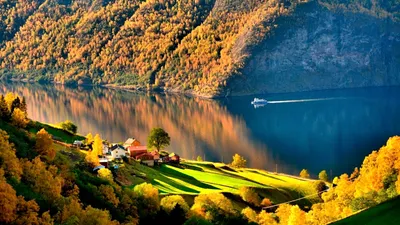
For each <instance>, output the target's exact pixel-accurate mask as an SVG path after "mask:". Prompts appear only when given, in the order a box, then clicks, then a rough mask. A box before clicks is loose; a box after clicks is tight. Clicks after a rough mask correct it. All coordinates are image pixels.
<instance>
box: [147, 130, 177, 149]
mask: <svg viewBox="0 0 400 225" xmlns="http://www.w3.org/2000/svg"><path fill="white" fill-rule="evenodd" d="M170 142H171V138H170V137H169V135H168V133H167V132H165V131H164V130H163V129H162V128H153V129H152V130H151V132H150V135H149V137H148V139H147V147H149V148H152V147H155V148H156V149H157V151H160V150H162V149H163V148H166V147H167V146H169V144H170Z"/></svg>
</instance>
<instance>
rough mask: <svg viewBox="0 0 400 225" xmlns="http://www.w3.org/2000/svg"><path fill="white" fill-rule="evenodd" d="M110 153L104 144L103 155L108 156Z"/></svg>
mask: <svg viewBox="0 0 400 225" xmlns="http://www.w3.org/2000/svg"><path fill="white" fill-rule="evenodd" d="M108 151H109V148H108V145H107V144H105V143H103V155H107V153H108Z"/></svg>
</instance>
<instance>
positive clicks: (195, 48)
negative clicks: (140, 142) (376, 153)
mask: <svg viewBox="0 0 400 225" xmlns="http://www.w3.org/2000/svg"><path fill="white" fill-rule="evenodd" d="M399 5H400V4H399V2H398V1H397V0H391V1H386V0H319V1H299V0H240V1H239V0H147V1H146V0H95V1H88V0H77V1H73V0H46V1H44V0H35V1H27V0H18V1H17V0H1V1H0V16H1V20H0V34H1V35H0V75H2V76H3V77H6V78H10V77H14V78H18V79H22V78H28V79H35V80H37V81H55V82H60V83H65V84H92V83H93V84H113V85H121V86H123V85H131V86H133V87H145V88H151V87H153V88H154V87H161V88H165V89H168V90H170V91H179V92H188V93H192V94H197V95H203V96H218V95H229V94H248V93H254V92H284V91H298V90H312V89H320V88H340V87H353V86H376V85H391V84H399V83H400V79H398V77H399V76H398V74H397V73H396V71H399V68H398V67H399V62H400V56H399V54H398V53H397V52H399V51H396V49H398V48H399V46H400V31H399V30H400V28H399V26H398V21H399V9H400V8H399ZM369 24H371V26H370V25H369ZM358 25H362V26H361V27H360V28H358V27H359V26H358ZM366 53H369V54H366ZM365 55H367V56H365ZM347 62H348V63H347ZM321 68H322V69H321ZM342 71H344V72H342ZM338 74H340V75H341V76H338ZM364 78H366V79H364ZM348 79H350V81H351V82H349V81H348ZM337 81H339V83H338V82H337ZM337 83H338V84H337Z"/></svg>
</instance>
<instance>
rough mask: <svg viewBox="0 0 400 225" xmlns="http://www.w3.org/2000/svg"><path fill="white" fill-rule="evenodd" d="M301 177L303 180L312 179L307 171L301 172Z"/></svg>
mask: <svg viewBox="0 0 400 225" xmlns="http://www.w3.org/2000/svg"><path fill="white" fill-rule="evenodd" d="M300 177H302V178H310V174H309V173H308V170H306V169H303V170H301V172H300Z"/></svg>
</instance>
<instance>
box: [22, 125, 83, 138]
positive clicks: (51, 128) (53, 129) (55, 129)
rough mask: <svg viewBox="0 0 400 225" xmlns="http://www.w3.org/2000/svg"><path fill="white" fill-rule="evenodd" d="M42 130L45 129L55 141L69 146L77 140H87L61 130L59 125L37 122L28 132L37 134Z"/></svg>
mask: <svg viewBox="0 0 400 225" xmlns="http://www.w3.org/2000/svg"><path fill="white" fill-rule="evenodd" d="M42 128H44V129H45V130H46V131H47V132H48V133H49V134H51V135H52V136H53V138H54V139H55V140H59V141H62V142H65V143H68V144H72V143H73V142H74V141H75V140H84V139H85V137H82V136H80V135H77V134H73V133H71V132H69V131H66V130H64V129H62V128H60V127H59V126H57V125H53V124H45V123H40V122H37V121H36V122H33V125H32V126H30V127H29V130H28V131H29V132H30V133H34V134H36V133H37V132H38V131H39V130H41V129H42Z"/></svg>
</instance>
